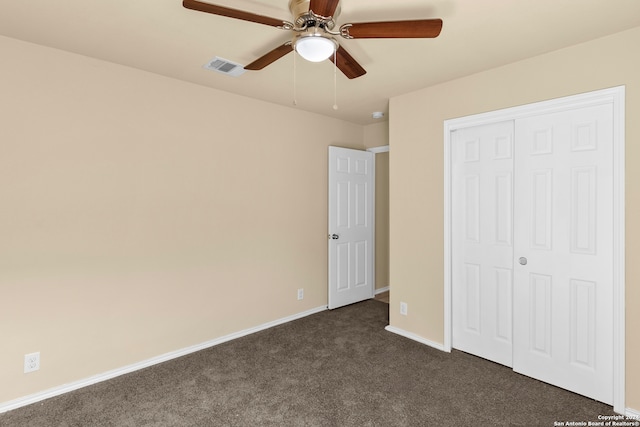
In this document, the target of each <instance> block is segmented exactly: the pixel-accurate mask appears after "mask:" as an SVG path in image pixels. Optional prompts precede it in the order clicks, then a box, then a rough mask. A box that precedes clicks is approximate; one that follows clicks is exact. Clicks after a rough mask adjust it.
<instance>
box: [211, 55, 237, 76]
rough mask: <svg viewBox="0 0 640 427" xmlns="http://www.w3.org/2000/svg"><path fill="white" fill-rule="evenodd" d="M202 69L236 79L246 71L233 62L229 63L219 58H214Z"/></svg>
mask: <svg viewBox="0 0 640 427" xmlns="http://www.w3.org/2000/svg"><path fill="white" fill-rule="evenodd" d="M204 68H206V69H207V70H212V71H217V72H219V73H222V74H226V75H227V76H232V77H238V76H240V75H242V74H244V72H245V71H246V70H245V69H244V67H243V66H242V65H240V64H236V63H235V62H231V61H229V60H228V59H224V58H220V57H218V56H216V57H215V58H213V59H212V60H211V61H209V62H208V63H207V64H206V65H205V66H204Z"/></svg>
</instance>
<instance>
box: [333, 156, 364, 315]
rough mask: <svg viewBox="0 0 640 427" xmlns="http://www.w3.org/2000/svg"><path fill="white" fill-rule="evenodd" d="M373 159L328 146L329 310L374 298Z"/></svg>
mask: <svg viewBox="0 0 640 427" xmlns="http://www.w3.org/2000/svg"><path fill="white" fill-rule="evenodd" d="M373 156H374V154H373V153H370V152H367V151H359V150H351V149H347V148H340V147H329V234H328V237H329V309H334V308H337V307H342V306H344V305H347V304H353V303H355V302H358V301H362V300H365V299H369V298H373V294H374V289H373V267H374V266H373V227H374V224H373V194H374V193H373V187H374V177H375V174H374V172H375V171H374V157H373Z"/></svg>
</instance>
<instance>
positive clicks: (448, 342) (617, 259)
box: [443, 86, 626, 414]
mask: <svg viewBox="0 0 640 427" xmlns="http://www.w3.org/2000/svg"><path fill="white" fill-rule="evenodd" d="M601 104H612V105H613V171H614V176H613V202H614V203H613V218H614V225H613V228H614V233H613V264H614V265H613V305H614V322H613V323H614V325H613V327H614V331H613V376H614V378H613V409H614V411H615V412H617V413H620V414H625V412H626V408H625V212H624V206H625V189H624V178H625V170H624V167H625V135H624V129H625V87H624V86H618V87H614V88H609V89H603V90H597V91H593V92H588V93H583V94H579V95H573V96H568V97H563V98H557V99H552V100H548V101H541V102H536V103H533V104H527V105H523V106H518V107H511V108H506V109H502V110H496V111H491V112H488V113H481V114H475V115H471V116H466V117H460V118H456V119H450V120H445V121H444V345H443V349H444V350H445V351H447V352H450V351H451V347H452V304H453V301H452V296H451V291H452V283H451V276H452V257H451V248H452V242H451V224H452V221H451V214H452V210H451V199H452V197H451V172H452V171H451V140H452V133H453V132H454V131H456V130H458V129H464V128H468V127H473V126H479V125H485V124H490V123H496V122H503V121H508V120H517V119H521V118H526V117H531V116H534V115H539V114H547V113H554V112H558V111H566V110H571V109H574V108H582V107H588V106H593V105H601Z"/></svg>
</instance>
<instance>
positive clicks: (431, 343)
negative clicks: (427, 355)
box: [385, 325, 446, 351]
mask: <svg viewBox="0 0 640 427" xmlns="http://www.w3.org/2000/svg"><path fill="white" fill-rule="evenodd" d="M385 329H386V330H387V331H389V332H393V333H394V334H398V335H401V336H403V337H405V338H409V339H410V340H413V341H418V342H419V343H421V344H425V345H428V346H429V347H433V348H435V349H436V350H440V351H446V350H445V348H444V345H443V344H440V343H437V342H434V341H430V340H428V339H426V338H422V337H421V336H419V335H416V334H414V333H411V332H407V331H405V330H403V329H400V328H396V327H395V326H391V325H389V326H387V327H385Z"/></svg>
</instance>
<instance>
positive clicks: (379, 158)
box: [364, 121, 389, 289]
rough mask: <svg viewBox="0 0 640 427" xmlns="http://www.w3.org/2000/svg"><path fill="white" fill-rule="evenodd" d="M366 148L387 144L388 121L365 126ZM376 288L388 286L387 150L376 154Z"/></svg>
mask: <svg viewBox="0 0 640 427" xmlns="http://www.w3.org/2000/svg"><path fill="white" fill-rule="evenodd" d="M364 145H365V146H366V147H367V148H374V147H382V146H384V145H389V122H388V121H384V122H380V123H375V124H372V125H368V126H365V128H364ZM375 210H376V254H375V262H376V289H381V288H385V287H387V286H389V152H386V153H377V154H376V208H375Z"/></svg>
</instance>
